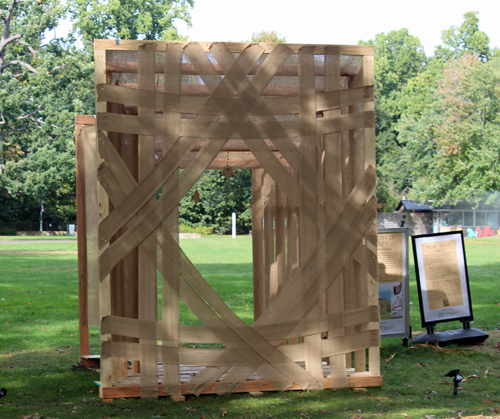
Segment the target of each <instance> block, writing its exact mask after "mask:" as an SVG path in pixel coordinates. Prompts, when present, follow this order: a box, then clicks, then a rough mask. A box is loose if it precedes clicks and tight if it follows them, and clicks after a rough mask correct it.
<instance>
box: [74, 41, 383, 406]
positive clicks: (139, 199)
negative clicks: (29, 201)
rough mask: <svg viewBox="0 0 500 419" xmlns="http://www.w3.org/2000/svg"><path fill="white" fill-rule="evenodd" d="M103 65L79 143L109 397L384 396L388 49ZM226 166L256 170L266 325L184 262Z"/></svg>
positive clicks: (174, 55) (258, 306) (84, 264)
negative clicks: (198, 194) (212, 185)
mask: <svg viewBox="0 0 500 419" xmlns="http://www.w3.org/2000/svg"><path fill="white" fill-rule="evenodd" d="M95 66H96V70H95V71H96V73H95V79H96V119H97V123H96V124H93V122H94V121H93V117H78V118H79V119H78V118H77V133H76V136H77V165H78V167H77V175H78V187H79V192H78V197H79V202H78V210H79V217H80V218H79V220H78V228H79V240H80V247H79V248H80V253H79V254H80V264H79V265H80V283H81V315H80V326H81V334H82V336H83V338H82V339H83V340H81V342H83V347H85V345H84V341H85V333H88V325H89V324H90V325H96V326H99V327H100V330H101V381H100V396H101V397H102V398H103V399H105V400H110V399H113V398H116V397H129V396H140V397H157V396H158V395H168V396H171V397H173V398H176V399H178V400H181V399H182V398H183V396H184V395H186V394H196V395H199V394H202V393H217V394H220V395H222V394H228V393H231V392H234V391H259V390H260V391H264V390H270V391H272V390H287V389H322V388H338V387H365V386H377V385H381V384H382V378H381V376H380V359H379V342H380V333H379V325H378V320H379V308H378V289H377V281H376V269H377V265H376V245H377V239H376V237H377V229H376V224H375V223H376V204H375V201H376V200H375V169H374V167H375V133H374V91H373V47H372V46H334V45H332V46H324V45H319V46H314V45H287V44H255V43H222V42H221V43H196V42H160V41H158V42H156V41H155V42H148V41H119V42H118V41H116V42H115V41H109V40H98V41H95ZM227 167H230V168H233V169H236V168H238V169H239V168H249V169H252V171H253V175H252V191H253V192H252V193H253V202H252V233H253V234H252V241H253V271H254V278H253V287H254V316H255V320H254V323H253V324H252V325H247V324H245V323H244V322H243V321H242V320H241V319H239V318H238V317H237V316H236V315H235V314H234V313H233V312H232V310H231V309H230V308H229V307H228V306H227V305H226V304H225V302H224V301H223V300H222V299H221V298H220V297H219V296H218V295H217V293H215V292H214V291H213V290H212V288H211V287H210V285H209V284H208V283H207V282H206V281H205V279H204V278H203V277H202V276H201V275H200V274H199V272H198V271H197V269H196V267H195V266H194V265H193V264H192V263H191V261H190V260H189V258H188V257H187V256H186V255H185V254H184V252H183V251H182V249H181V248H180V247H179V240H178V226H179V217H178V204H179V201H180V200H181V199H182V198H183V197H184V196H185V195H186V194H187V193H188V192H189V191H190V189H191V188H192V186H193V185H194V184H195V182H196V181H197V179H199V177H200V176H201V175H202V174H203V173H204V171H205V170H206V169H223V168H227ZM179 169H183V170H179ZM159 191H161V193H160V192H159ZM83 232H85V234H82V233H83ZM159 273H160V274H161V283H160V284H161V291H159V289H158V278H159V276H158V274H159ZM159 292H161V306H160V307H159V305H158V304H159ZM179 300H182V302H183V303H185V304H186V306H187V307H188V308H189V309H190V310H191V312H192V313H194V314H195V315H196V317H197V318H198V319H199V321H200V324H201V325H196V326H194V325H183V324H181V323H180V320H179ZM87 341H88V338H87ZM187 343H190V344H193V343H194V344H198V343H200V344H214V345H212V347H208V348H192V347H187V345H186V344H187Z"/></svg>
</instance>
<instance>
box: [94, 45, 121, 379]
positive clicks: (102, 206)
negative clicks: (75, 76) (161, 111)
mask: <svg viewBox="0 0 500 419" xmlns="http://www.w3.org/2000/svg"><path fill="white" fill-rule="evenodd" d="M94 62H95V83H96V84H99V83H105V82H106V81H107V80H106V53H105V52H104V51H94ZM106 106H107V105H106V103H98V104H96V112H99V111H100V112H103V111H106ZM94 158H95V159H96V162H97V164H96V166H95V167H96V168H97V167H98V166H99V165H100V164H101V163H102V160H101V158H100V156H99V155H98V153H96V154H94ZM96 172H97V170H96ZM97 202H98V219H97V221H98V223H100V222H101V221H102V220H103V218H104V217H106V216H107V215H108V213H109V200H108V197H107V194H106V192H105V191H104V189H103V188H102V187H101V186H100V185H97ZM96 244H97V243H96ZM101 260H102V253H100V254H99V256H98V269H100V265H101ZM99 314H100V316H108V315H110V314H111V293H110V276H109V275H106V276H105V277H103V278H102V281H101V282H100V283H99ZM110 339H111V336H110V335H105V334H102V333H101V338H100V340H101V345H102V344H104V342H106V341H108V340H110ZM115 364H116V361H115V360H113V359H112V358H110V359H107V360H103V363H102V364H101V381H102V382H103V385H110V384H111V383H112V381H113V380H114V379H116V368H115Z"/></svg>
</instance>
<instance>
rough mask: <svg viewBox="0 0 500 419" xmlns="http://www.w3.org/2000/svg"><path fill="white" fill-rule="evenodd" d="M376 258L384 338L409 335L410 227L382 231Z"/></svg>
mask: <svg viewBox="0 0 500 419" xmlns="http://www.w3.org/2000/svg"><path fill="white" fill-rule="evenodd" d="M377 258H378V283H379V285H378V290H379V300H378V301H379V306H380V332H381V335H382V337H383V338H384V337H400V336H410V334H411V331H410V310H409V307H410V306H409V304H410V298H409V270H408V228H407V227H404V228H383V229H379V230H378V237H377Z"/></svg>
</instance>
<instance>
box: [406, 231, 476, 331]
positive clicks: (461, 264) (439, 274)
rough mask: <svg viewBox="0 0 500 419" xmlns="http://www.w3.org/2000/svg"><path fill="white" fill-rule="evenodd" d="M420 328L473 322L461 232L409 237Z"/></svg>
mask: <svg viewBox="0 0 500 419" xmlns="http://www.w3.org/2000/svg"><path fill="white" fill-rule="evenodd" d="M412 244H413V254H414V259H415V272H416V274H417V286H418V298H419V301H420V315H421V318H422V327H432V326H434V325H435V324H436V323H440V322H447V321H452V320H458V321H461V322H469V321H472V320H473V319H474V318H473V315H472V306H471V302H470V289H469V278H468V274H467V263H466V260H465V249H464V241H463V235H462V232H461V231H452V232H445V233H433V234H424V235H420V236H412Z"/></svg>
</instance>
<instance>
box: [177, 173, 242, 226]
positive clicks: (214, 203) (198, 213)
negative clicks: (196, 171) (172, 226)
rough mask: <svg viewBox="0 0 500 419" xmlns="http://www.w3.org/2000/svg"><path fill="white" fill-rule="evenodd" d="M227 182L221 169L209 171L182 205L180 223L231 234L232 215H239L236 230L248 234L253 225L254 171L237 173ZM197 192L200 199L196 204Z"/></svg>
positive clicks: (180, 206)
mask: <svg viewBox="0 0 500 419" xmlns="http://www.w3.org/2000/svg"><path fill="white" fill-rule="evenodd" d="M234 173H235V176H231V177H230V178H229V179H226V178H225V177H224V175H223V174H222V171H220V170H207V171H206V172H205V173H204V174H203V176H202V177H201V178H200V179H199V180H198V182H197V183H196V184H195V186H194V187H193V188H192V189H191V191H190V192H189V194H187V196H185V197H184V198H183V199H182V201H181V203H180V205H179V217H180V219H181V222H182V223H184V224H186V225H190V226H205V227H211V228H212V229H213V232H214V233H216V234H225V233H227V232H229V231H231V215H232V213H233V212H236V214H237V231H238V232H240V233H247V232H248V231H249V230H250V229H251V226H252V221H251V220H252V212H251V205H252V172H251V170H248V169H241V170H234ZM195 191H198V193H199V196H200V200H199V202H198V204H196V203H195V202H194V199H193V196H194V193H195Z"/></svg>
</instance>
